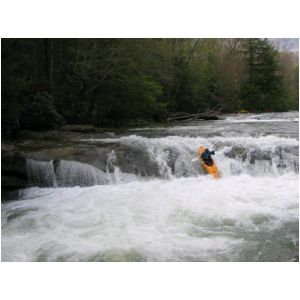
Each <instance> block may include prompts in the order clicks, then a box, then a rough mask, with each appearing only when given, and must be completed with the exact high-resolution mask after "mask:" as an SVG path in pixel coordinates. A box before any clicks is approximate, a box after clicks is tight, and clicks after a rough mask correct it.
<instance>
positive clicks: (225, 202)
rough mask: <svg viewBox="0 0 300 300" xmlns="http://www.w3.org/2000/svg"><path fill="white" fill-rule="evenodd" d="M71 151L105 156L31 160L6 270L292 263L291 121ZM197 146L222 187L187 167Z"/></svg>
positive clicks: (6, 242)
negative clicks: (15, 266)
mask: <svg viewBox="0 0 300 300" xmlns="http://www.w3.org/2000/svg"><path fill="white" fill-rule="evenodd" d="M73 142H74V143H75V144H76V143H81V144H82V143H84V144H85V145H86V147H89V146H91V147H102V148H103V147H104V148H105V149H107V155H106V156H101V157H100V156H99V157H93V160H91V161H92V163H95V162H97V164H95V165H92V163H91V164H86V163H80V162H75V161H67V160H53V161H49V162H40V161H35V160H28V162H27V172H28V179H29V181H30V183H31V185H32V186H33V187H32V188H27V189H24V190H22V191H19V199H18V200H16V201H7V202H3V203H2V260H5V261H28V260H29V261H295V260H298V259H299V258H298V249H299V245H298V244H299V230H298V228H299V227H298V224H299V220H298V213H299V203H298V196H299V189H298V185H299V174H298V173H299V148H298V147H299V139H298V113H297V112H291V113H277V114H257V115H243V116H228V117H227V118H226V119H225V120H220V121H206V122H202V121H192V122H186V123H180V124H179V125H178V126H172V127H160V128H155V127H154V128H137V129H131V130H129V131H128V132H127V133H126V134H124V135H123V136H119V137H117V136H115V138H110V139H97V138H93V139H91V138H89V139H82V136H81V137H80V140H79V139H78V140H77V141H76V140H74V141H73ZM199 145H203V146H205V147H209V148H210V149H211V150H215V151H216V155H215V157H213V158H214V159H215V161H216V163H217V165H218V168H219V170H220V172H221V179H219V180H215V179H213V178H211V177H210V176H209V175H206V174H205V173H204V171H203V170H202V169H201V168H200V164H199V161H193V158H195V157H196V156H197V155H196V153H197V148H198V146H199ZM98 166H105V167H103V168H102V169H100V168H99V167H98ZM41 187H43V188H41Z"/></svg>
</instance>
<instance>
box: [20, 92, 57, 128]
mask: <svg viewBox="0 0 300 300" xmlns="http://www.w3.org/2000/svg"><path fill="white" fill-rule="evenodd" d="M61 123H62V117H61V116H60V115H59V113H58V112H57V111H56V108H55V105H54V103H53V99H52V97H51V96H50V95H49V94H48V93H37V94H35V95H33V96H30V97H28V98H26V99H25V101H24V104H23V106H22V111H21V114H20V124H21V126H22V128H24V129H29V130H36V131H42V130H49V129H54V128H56V127H57V126H58V125H60V124H61Z"/></svg>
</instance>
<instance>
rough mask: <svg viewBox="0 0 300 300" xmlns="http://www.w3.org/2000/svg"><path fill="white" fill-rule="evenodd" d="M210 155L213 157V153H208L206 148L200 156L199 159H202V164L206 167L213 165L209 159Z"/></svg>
mask: <svg viewBox="0 0 300 300" xmlns="http://www.w3.org/2000/svg"><path fill="white" fill-rule="evenodd" d="M212 155H215V151H209V149H208V148H206V149H205V150H204V152H203V153H202V154H201V158H202V159H203V161H204V163H205V164H206V165H208V166H212V165H213V160H212V158H211V156H212Z"/></svg>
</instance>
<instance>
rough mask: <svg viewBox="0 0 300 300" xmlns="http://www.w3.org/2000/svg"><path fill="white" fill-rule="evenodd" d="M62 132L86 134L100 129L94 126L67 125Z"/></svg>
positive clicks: (61, 128) (62, 128)
mask: <svg viewBox="0 0 300 300" xmlns="http://www.w3.org/2000/svg"><path fill="white" fill-rule="evenodd" d="M60 130H62V131H73V132H85V133H91V132H97V131H98V130H99V129H98V128H97V127H94V126H92V125H72V124H67V125H63V126H62V127H60Z"/></svg>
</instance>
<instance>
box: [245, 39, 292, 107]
mask: <svg viewBox="0 0 300 300" xmlns="http://www.w3.org/2000/svg"><path fill="white" fill-rule="evenodd" d="M245 48H246V51H245V52H246V58H247V64H248V68H249V70H248V75H247V80H246V82H245V83H244V86H243V90H242V95H243V98H244V100H245V108H246V109H248V110H255V111H284V110H286V109H287V108H288V107H287V105H286V103H285V102H284V89H283V80H282V75H281V73H280V63H279V55H278V52H277V51H276V50H275V49H274V48H273V47H272V45H271V44H270V43H269V42H268V41H267V40H266V39H264V40H263V39H248V40H247V41H246V42H245Z"/></svg>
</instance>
